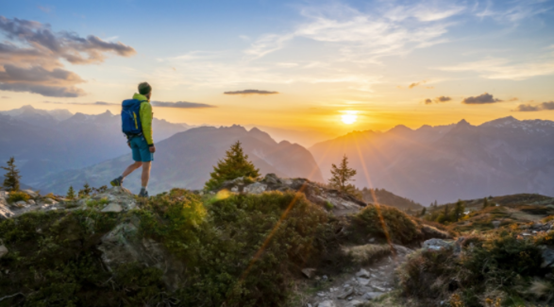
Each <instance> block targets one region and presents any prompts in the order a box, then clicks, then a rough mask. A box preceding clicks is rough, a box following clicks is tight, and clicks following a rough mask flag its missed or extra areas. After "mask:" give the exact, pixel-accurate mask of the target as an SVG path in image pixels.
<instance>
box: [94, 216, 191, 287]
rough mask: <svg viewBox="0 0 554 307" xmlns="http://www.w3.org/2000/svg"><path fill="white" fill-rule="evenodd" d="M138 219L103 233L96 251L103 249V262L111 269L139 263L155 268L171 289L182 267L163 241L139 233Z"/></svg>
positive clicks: (176, 282)
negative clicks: (166, 248)
mask: <svg viewBox="0 0 554 307" xmlns="http://www.w3.org/2000/svg"><path fill="white" fill-rule="evenodd" d="M138 227H139V221H138V220H133V219H131V220H129V221H126V222H124V223H122V224H119V225H117V226H116V227H115V228H114V229H113V230H112V231H110V232H109V233H107V234H105V235H104V236H103V237H102V239H101V243H100V245H99V246H98V250H100V251H101V252H102V261H103V262H104V264H105V266H106V267H107V268H108V269H109V270H110V271H113V270H114V269H115V268H117V267H118V266H120V265H123V264H128V263H140V264H143V265H145V266H147V267H155V268H158V269H160V270H161V271H162V272H163V274H164V275H163V277H162V281H163V282H164V283H165V285H166V286H167V287H168V288H169V289H170V290H172V291H174V290H176V289H177V288H178V287H179V284H180V283H181V277H180V276H182V273H183V272H184V267H183V265H182V263H181V262H178V261H175V260H174V259H173V257H172V256H171V255H170V254H169V253H168V252H167V251H166V250H165V248H164V247H163V246H162V244H160V243H158V242H156V241H154V240H152V239H148V238H143V237H141V236H140V235H139V233H138Z"/></svg>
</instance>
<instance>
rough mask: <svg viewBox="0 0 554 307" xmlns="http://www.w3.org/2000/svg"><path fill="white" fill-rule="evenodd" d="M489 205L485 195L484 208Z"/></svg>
mask: <svg viewBox="0 0 554 307" xmlns="http://www.w3.org/2000/svg"><path fill="white" fill-rule="evenodd" d="M488 206H489V200H488V199H487V198H486V197H485V198H483V209H485V208H487V207H488Z"/></svg>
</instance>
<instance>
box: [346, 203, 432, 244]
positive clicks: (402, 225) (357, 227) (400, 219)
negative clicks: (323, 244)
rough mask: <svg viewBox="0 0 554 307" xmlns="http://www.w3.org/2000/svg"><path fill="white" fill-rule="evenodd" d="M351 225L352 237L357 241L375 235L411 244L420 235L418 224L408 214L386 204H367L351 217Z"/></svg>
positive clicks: (365, 239) (363, 240) (362, 240)
mask: <svg viewBox="0 0 554 307" xmlns="http://www.w3.org/2000/svg"><path fill="white" fill-rule="evenodd" d="M351 227H352V228H353V229H352V233H353V234H354V237H353V239H354V241H357V242H366V241H367V238H369V237H377V238H380V239H386V240H388V239H390V240H391V241H393V242H397V243H405V244H413V243H415V242H414V241H417V240H418V239H421V237H422V234H421V232H420V230H419V228H418V226H417V225H416V223H414V221H413V220H412V219H411V218H410V217H409V216H408V215H406V214H405V213H403V212H401V211H400V210H398V209H396V208H393V207H388V206H379V205H368V206H367V207H365V208H364V209H363V210H362V211H360V212H359V213H358V214H356V215H355V216H354V217H353V220H352V226H351Z"/></svg>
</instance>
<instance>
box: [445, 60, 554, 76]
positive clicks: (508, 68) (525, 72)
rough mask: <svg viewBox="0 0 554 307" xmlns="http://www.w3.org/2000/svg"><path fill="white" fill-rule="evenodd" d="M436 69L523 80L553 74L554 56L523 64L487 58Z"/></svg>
mask: <svg viewBox="0 0 554 307" xmlns="http://www.w3.org/2000/svg"><path fill="white" fill-rule="evenodd" d="M437 69H439V70H443V71H457V72H462V71H471V72H478V73H480V76H481V77H483V78H487V79H503V80H525V79H529V78H531V77H536V76H545V75H551V74H554V56H552V55H550V54H543V55H542V56H538V57H537V59H536V60H532V61H529V62H523V63H521V62H520V63H517V62H515V61H513V60H509V59H503V58H488V59H484V60H480V61H475V62H467V63H460V64H457V65H453V66H445V67H439V68H437Z"/></svg>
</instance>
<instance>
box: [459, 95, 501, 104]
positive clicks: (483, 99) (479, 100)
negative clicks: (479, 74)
mask: <svg viewBox="0 0 554 307" xmlns="http://www.w3.org/2000/svg"><path fill="white" fill-rule="evenodd" d="M501 101H502V100H500V99H496V98H494V97H493V96H492V95H491V94H489V93H484V94H481V95H479V96H475V97H473V96H472V97H468V98H465V99H464V100H463V101H462V103H464V104H487V103H496V102H501Z"/></svg>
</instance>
